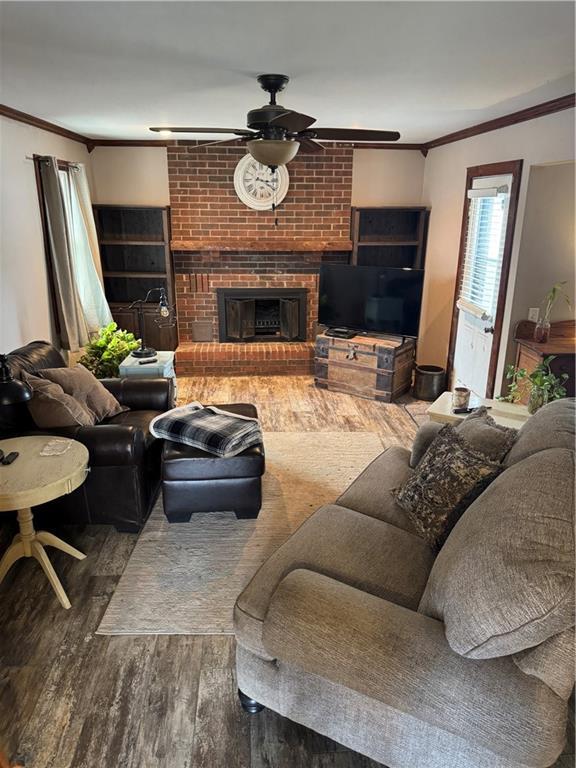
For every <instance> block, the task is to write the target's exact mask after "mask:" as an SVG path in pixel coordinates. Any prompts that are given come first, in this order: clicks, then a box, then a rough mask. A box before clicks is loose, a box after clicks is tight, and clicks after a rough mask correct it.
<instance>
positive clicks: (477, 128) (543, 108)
mask: <svg viewBox="0 0 576 768" xmlns="http://www.w3.org/2000/svg"><path fill="white" fill-rule="evenodd" d="M575 104H576V94H575V93H569V94H568V95H566V96H561V97H560V98H558V99H552V100H551V101H544V102H542V103H541V104H535V105H534V106H533V107H527V108H526V109H521V110H519V111H518V112H511V113H510V114H508V115H502V116H501V117H495V118H494V119H493V120H487V121H486V122H485V123H478V124H477V125H472V126H470V128H463V129H462V130H461V131H454V133H447V134H446V135H445V136H440V137H439V138H437V139H433V140H432V141H427V142H425V143H424V147H425V149H427V150H430V149H435V147H443V146H444V145H445V144H453V143H454V142H456V141H462V140H463V139H469V138H470V137H471V136H478V135H480V134H481V133H489V132H490V131H498V130H499V129H500V128H507V127H508V126H510V125H517V124H518V123H524V122H526V121H527V120H535V119H536V118H538V117H545V116H546V115H553V114H554V113H555V112H561V111H562V110H564V109H573V108H574V106H575Z"/></svg>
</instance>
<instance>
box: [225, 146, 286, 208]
mask: <svg viewBox="0 0 576 768" xmlns="http://www.w3.org/2000/svg"><path fill="white" fill-rule="evenodd" d="M289 185H290V176H289V174H288V169H287V168H286V166H285V165H279V166H278V168H277V169H276V172H275V173H272V171H271V170H270V168H269V167H268V166H267V165H262V163H259V162H258V161H257V160H254V158H253V157H252V156H251V155H245V156H244V157H243V158H242V159H241V160H240V162H239V163H238V165H237V166H236V170H235V171H234V189H235V190H236V194H237V195H238V197H239V198H240V200H241V201H242V202H243V203H244V205H247V206H248V207H249V208H254V210H256V211H269V210H271V208H272V205H273V204H274V205H280V203H281V202H282V200H284V198H285V197H286V193H287V192H288V186H289Z"/></svg>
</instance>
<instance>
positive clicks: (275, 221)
mask: <svg viewBox="0 0 576 768" xmlns="http://www.w3.org/2000/svg"><path fill="white" fill-rule="evenodd" d="M277 173H278V171H277V169H276V168H274V170H273V171H272V180H273V182H274V185H273V187H272V212H273V213H274V214H275V213H276V209H277V207H278V205H277V202H276V201H277V199H278V198H277V197H276V193H277V191H278V178H277V175H276V174H277ZM274 226H275V227H276V228H278V216H277V215H275V216H274Z"/></svg>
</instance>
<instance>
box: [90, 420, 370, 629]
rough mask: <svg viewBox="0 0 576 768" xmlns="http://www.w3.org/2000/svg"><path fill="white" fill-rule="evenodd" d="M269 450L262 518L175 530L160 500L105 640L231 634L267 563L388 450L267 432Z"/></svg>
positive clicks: (219, 518)
mask: <svg viewBox="0 0 576 768" xmlns="http://www.w3.org/2000/svg"><path fill="white" fill-rule="evenodd" d="M264 444H265V446H266V474H265V475H264V478H263V506H262V509H261V511H260V515H259V516H258V519H257V520H236V517H235V515H234V514H233V513H232V512H212V513H206V514H196V515H193V516H192V519H191V521H190V522H189V523H176V524H172V525H170V524H169V523H168V521H167V520H166V518H165V517H164V513H163V511H162V504H161V501H159V502H158V503H157V504H156V507H155V508H154V510H153V512H152V514H151V516H150V518H149V519H148V522H147V523H146V525H145V527H144V530H143V531H142V533H141V534H140V537H139V539H138V542H137V544H136V547H135V549H134V551H133V553H132V556H131V557H130V560H129V561H128V565H127V566H126V569H125V571H124V573H123V575H122V577H121V579H120V582H119V584H118V587H117V588H116V592H115V593H114V595H113V597H112V600H111V601H110V604H109V606H108V609H107V610H106V613H105V614H104V617H103V619H102V622H101V624H100V626H99V628H98V634H105V635H147V634H168V635H176V634H185V635H204V634H229V633H231V632H232V609H233V606H234V602H235V600H236V598H237V596H238V595H239V594H240V592H241V591H242V589H243V588H244V586H245V585H246V584H247V583H248V581H249V580H250V579H251V577H252V576H253V574H254V573H255V572H256V570H257V569H258V567H259V566H260V565H261V564H262V562H264V560H265V559H266V558H267V557H268V556H269V555H270V554H271V553H272V552H274V550H276V549H277V548H278V547H279V546H280V544H282V542H284V541H285V540H286V539H287V538H288V536H289V535H290V534H291V533H292V532H293V531H294V530H295V529H296V528H297V527H298V526H299V525H300V523H302V522H303V521H304V520H305V519H306V518H307V517H309V515H311V514H312V512H314V511H315V510H316V509H317V508H318V507H319V506H321V505H322V504H327V503H331V502H333V501H334V500H335V499H336V498H337V496H339V495H340V494H341V493H342V492H343V491H344V490H345V489H346V487H347V486H348V485H349V484H350V482H351V481H352V480H353V479H354V478H355V477H356V476H357V475H358V474H359V473H360V472H361V471H362V470H363V469H364V467H366V466H367V465H368V464H369V463H370V462H371V461H372V459H374V458H375V457H376V456H377V455H378V454H379V453H380V452H381V451H382V450H383V448H382V442H381V440H380V438H379V437H378V435H376V434H374V433H373V432H267V433H266V434H265V435H264Z"/></svg>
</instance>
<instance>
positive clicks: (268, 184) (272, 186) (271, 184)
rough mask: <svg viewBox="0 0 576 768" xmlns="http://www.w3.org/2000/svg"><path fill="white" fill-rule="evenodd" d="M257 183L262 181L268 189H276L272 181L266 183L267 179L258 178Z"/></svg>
mask: <svg viewBox="0 0 576 768" xmlns="http://www.w3.org/2000/svg"><path fill="white" fill-rule="evenodd" d="M256 181H261V182H262V184H266V186H267V187H270V188H271V189H276V184H273V183H272V182H270V181H266V179H260V178H259V177H258V176H257V177H256Z"/></svg>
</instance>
